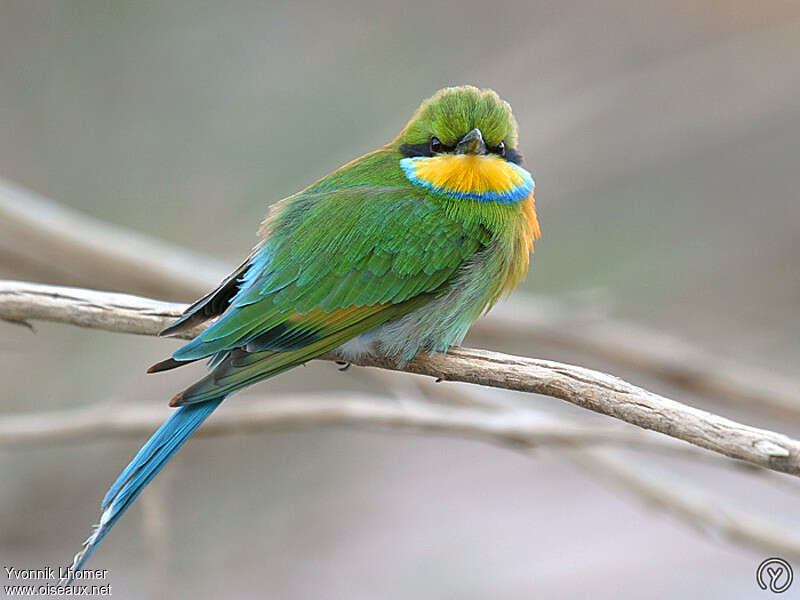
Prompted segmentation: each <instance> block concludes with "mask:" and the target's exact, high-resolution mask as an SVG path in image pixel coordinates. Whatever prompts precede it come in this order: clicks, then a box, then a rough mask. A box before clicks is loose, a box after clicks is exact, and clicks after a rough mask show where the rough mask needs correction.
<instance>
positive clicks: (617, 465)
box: [570, 448, 800, 558]
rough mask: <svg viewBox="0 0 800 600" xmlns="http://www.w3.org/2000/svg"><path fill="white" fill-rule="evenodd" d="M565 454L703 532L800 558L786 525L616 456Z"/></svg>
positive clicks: (596, 451)
mask: <svg viewBox="0 0 800 600" xmlns="http://www.w3.org/2000/svg"><path fill="white" fill-rule="evenodd" d="M570 455H571V456H572V458H573V460H575V462H577V463H578V464H579V465H581V466H583V467H584V468H585V469H586V471H588V472H591V473H592V474H593V475H595V476H599V477H602V478H603V479H607V480H609V481H610V482H611V483H614V484H616V485H617V486H618V487H621V488H623V489H625V490H627V491H628V492H629V493H632V494H634V495H635V496H637V497H638V498H640V499H641V500H643V501H645V502H646V503H648V504H650V505H654V506H656V507H658V508H660V509H662V510H665V511H667V512H670V513H672V514H674V515H675V516H676V517H678V518H680V519H681V520H682V521H686V522H688V523H689V524H691V525H693V526H694V527H696V528H697V529H698V530H700V531H702V532H703V533H707V534H711V535H716V536H719V537H722V538H725V539H728V540H730V541H732V542H736V543H739V544H742V545H745V546H750V547H754V548H760V549H761V550H764V551H766V552H770V553H775V554H778V555H779V556H783V557H786V558H800V539H798V538H797V536H796V535H793V534H792V532H793V531H794V529H793V528H792V527H789V526H784V527H779V526H777V525H775V524H773V523H769V522H766V521H764V520H763V519H762V518H760V517H759V516H757V515H753V514H751V513H749V512H747V511H744V510H741V509H739V508H735V507H733V506H730V505H728V504H727V503H725V502H723V501H720V500H719V499H717V498H715V497H714V496H712V495H709V494H706V493H704V492H702V491H700V490H698V489H696V488H694V487H693V486H689V485H688V484H685V483H681V482H678V481H675V480H674V479H672V478H668V479H667V480H666V481H665V479H664V476H663V474H660V475H658V476H657V475H655V474H653V473H650V472H648V471H646V470H645V469H642V468H640V467H638V466H636V465H635V464H633V463H632V462H631V461H628V460H625V459H624V458H623V457H621V456H619V454H618V453H612V452H607V451H603V450H600V449H588V448H587V449H581V450H580V451H576V452H574V453H572V452H571V453H570Z"/></svg>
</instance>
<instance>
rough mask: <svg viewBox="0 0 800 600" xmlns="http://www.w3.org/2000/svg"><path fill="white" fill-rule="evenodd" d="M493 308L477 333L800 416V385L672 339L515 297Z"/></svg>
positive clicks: (631, 325)
mask: <svg viewBox="0 0 800 600" xmlns="http://www.w3.org/2000/svg"><path fill="white" fill-rule="evenodd" d="M498 308H500V310H497V309H495V310H494V311H493V312H492V313H491V314H489V315H487V317H486V319H485V320H480V321H478V322H477V323H476V324H475V329H476V331H477V332H478V333H479V334H480V335H482V336H486V337H491V338H496V337H499V338H501V339H509V338H513V337H514V336H519V335H525V336H526V337H527V338H529V339H535V340H537V341H539V342H545V343H549V344H555V345H558V346H561V347H563V348H568V349H570V350H573V351H576V352H580V353H582V354H585V355H587V356H595V357H598V358H602V359H604V360H608V361H612V362H614V363H615V364H618V365H622V366H626V367H629V368H633V369H636V370H637V372H641V373H647V374H649V375H652V376H655V377H658V378H659V379H662V380H664V381H667V382H669V383H671V384H672V385H675V386H677V387H679V388H682V389H685V390H689V391H691V392H695V393H697V394H701V395H705V396H710V397H714V398H719V399H721V400H724V401H725V402H735V403H737V404H743V405H748V406H751V407H754V406H755V407H758V408H759V409H762V408H769V409H772V410H774V411H776V412H779V413H784V414H790V415H792V416H794V417H798V416H800V381H798V380H796V379H791V378H789V377H785V376H781V375H779V374H776V373H772V372H770V371H766V370H764V369H761V368H758V367H754V366H752V365H748V364H742V363H740V362H736V361H731V360H727V359H725V358H722V357H720V356H717V355H714V354H712V353H710V352H707V351H705V350H703V349H701V348H698V347H697V346H695V345H693V344H690V343H688V342H687V341H685V340H682V339H679V338H677V337H675V336H673V335H669V334H667V333H664V332H660V331H654V330H652V329H649V328H647V327H643V326H641V325H637V324H635V323H632V322H629V321H624V320H620V319H610V318H608V317H605V316H604V317H602V318H599V317H598V315H596V314H588V313H587V312H585V311H584V312H581V311H580V310H576V309H570V308H567V307H565V306H564V305H561V304H559V303H555V302H547V301H546V300H544V299H542V298H533V299H529V298H527V297H525V295H521V297H520V295H519V294H517V295H515V296H514V297H513V298H511V300H510V301H508V302H507V303H505V304H504V305H503V306H502V307H498Z"/></svg>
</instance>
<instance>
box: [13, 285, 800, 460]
mask: <svg viewBox="0 0 800 600" xmlns="http://www.w3.org/2000/svg"><path fill="white" fill-rule="evenodd" d="M182 308H183V306H182V305H177V304H171V303H165V302H159V301H156V300H151V299H148V298H141V297H135V296H128V295H126V294H110V293H107V292H98V291H94V290H83V289H77V288H63V287H56V286H47V285H39V284H30V283H21V282H14V281H0V318H4V319H8V320H12V321H26V320H28V319H44V320H49V321H58V322H63V323H71V324H73V325H80V326H83V327H93V328H98V329H105V330H108V331H119V332H127V333H137V334H143V335H155V334H156V333H157V332H158V331H159V330H160V329H162V328H163V327H164V326H166V324H167V323H169V322H170V320H171V319H173V318H175V317H176V316H177V315H178V314H180V311H181V310H182ZM195 333H196V332H190V334H189V335H192V334H195ZM321 358H323V359H326V360H335V359H337V358H338V357H337V356H336V355H335V354H333V353H331V354H328V355H326V356H324V357H321ZM354 364H358V365H361V366H371V367H380V368H384V369H391V370H404V371H407V372H410V373H417V374H420V375H429V376H432V377H437V378H441V379H445V380H449V381H463V382H467V383H475V384H479V385H485V386H492V387H498V388H505V389H510V390H518V391H523V392H534V393H539V394H544V395H547V396H552V397H555V398H560V399H562V400H565V401H567V402H571V403H572V404H575V405H577V406H581V407H583V408H587V409H589V410H592V411H595V412H598V413H602V414H605V415H608V416H611V417H614V418H617V419H620V420H622V421H626V422H628V423H632V424H634V425H638V426H640V427H643V428H645V429H651V430H653V431H658V432H660V433H664V434H666V435H669V436H671V437H674V438H678V439H681V440H684V441H687V442H689V443H691V444H694V445H696V446H699V447H701V448H706V449H708V450H712V451H714V452H717V453H719V454H723V455H725V456H728V457H731V458H737V459H741V460H744V461H746V462H749V463H752V464H755V465H759V466H762V467H766V468H768V469H772V470H774V471H781V472H785V473H790V474H792V475H800V442H798V441H797V440H794V439H791V438H789V437H787V436H785V435H782V434H779V433H775V432H772V431H768V430H765V429H758V428H755V427H750V426H748V425H743V424H741V423H737V422H735V421H732V420H730V419H726V418H724V417H721V416H718V415H715V414H712V413H709V412H706V411H703V410H699V409H696V408H693V407H690V406H686V405H683V404H681V403H679V402H676V401H674V400H670V399H668V398H664V397H663V396H659V395H657V394H654V393H652V392H648V391H646V390H643V389H641V388H638V387H636V386H634V385H631V384H630V383H627V382H625V381H623V380H621V379H618V378H616V377H613V376H611V375H607V374H604V373H600V372H598V371H592V370H589V369H584V368H582V367H577V366H572V365H567V364H563V363H557V362H552V361H546V360H539V359H533V358H524V357H518V356H510V355H506V354H500V353H497V352H487V351H484V350H473V349H469V348H453V349H452V350H451V351H450V352H449V353H448V354H446V355H435V356H430V357H429V356H419V357H417V358H415V359H414V360H413V361H411V362H409V363H408V364H407V365H406V366H405V367H404V368H403V369H398V367H397V366H396V365H394V364H392V363H391V362H390V361H387V360H386V359H383V358H379V357H375V358H369V357H367V358H364V359H363V360H359V361H354Z"/></svg>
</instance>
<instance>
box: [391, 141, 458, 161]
mask: <svg viewBox="0 0 800 600" xmlns="http://www.w3.org/2000/svg"><path fill="white" fill-rule="evenodd" d="M453 150H454V148H453V146H445V145H444V144H442V149H441V150H440V151H439V152H438V153H434V152H432V151H431V144H430V142H428V143H426V144H403V145H402V146H400V153H401V154H403V156H406V157H408V158H411V157H414V156H434V154H439V153H442V152H452V151H453Z"/></svg>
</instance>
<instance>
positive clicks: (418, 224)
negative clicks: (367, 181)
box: [164, 186, 487, 404]
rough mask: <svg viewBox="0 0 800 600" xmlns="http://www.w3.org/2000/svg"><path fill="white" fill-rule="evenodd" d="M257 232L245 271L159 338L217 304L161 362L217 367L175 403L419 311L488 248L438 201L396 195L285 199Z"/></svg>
mask: <svg viewBox="0 0 800 600" xmlns="http://www.w3.org/2000/svg"><path fill="white" fill-rule="evenodd" d="M265 227H266V229H267V237H266V239H265V241H264V242H263V243H262V244H261V245H260V246H259V247H258V248H257V249H256V250H255V251H254V252H253V254H251V255H250V257H248V259H247V260H246V261H245V263H243V265H242V266H241V267H240V268H239V269H238V270H237V271H236V272H235V273H234V274H233V275H231V276H230V277H229V278H227V279H226V280H225V281H224V282H223V283H222V285H221V286H220V287H219V288H218V289H217V290H216V291H215V292H212V293H211V294H209V295H208V296H206V297H205V298H203V299H201V300H200V301H198V302H197V303H195V304H194V305H193V306H192V307H190V308H189V309H188V310H187V312H186V313H185V314H184V316H183V317H182V318H181V319H180V320H179V321H178V322H177V323H176V324H175V325H174V326H172V327H170V328H169V329H168V330H167V332H174V331H176V330H177V329H180V328H181V327H182V326H184V325H185V324H194V323H196V322H197V320H198V318H199V320H204V319H205V318H209V316H214V313H215V311H219V310H220V308H223V307H224V308H223V310H224V312H222V315H221V317H220V319H219V320H218V321H217V322H216V323H214V324H213V325H212V326H211V327H209V328H208V329H207V330H205V331H204V332H203V333H201V334H200V335H198V336H197V337H196V338H195V339H194V340H192V341H191V342H189V343H188V344H186V345H185V346H183V347H182V348H180V349H178V350H177V351H176V352H175V353H174V355H173V360H172V361H165V364H166V363H169V364H168V367H169V366H177V365H178V364H181V363H182V362H184V361H191V360H196V359H199V358H204V357H209V356H212V357H215V362H216V363H218V366H217V367H216V369H215V371H214V372H213V373H212V374H211V375H209V377H207V378H206V379H204V380H203V381H201V382H198V384H195V386H192V388H189V389H188V390H186V392H184V393H183V394H182V395H179V396H180V397H176V399H175V400H174V401H173V404H183V403H188V402H197V401H201V400H204V399H207V398H209V397H212V396H213V395H217V396H218V395H219V394H220V392H225V391H228V390H229V391H228V393H229V392H230V391H234V390H235V389H239V388H241V387H243V386H244V385H248V384H249V383H252V382H254V381H256V380H258V379H264V378H266V377H269V376H271V375H273V374H275V373H278V372H280V371H283V370H286V369H288V368H291V367H293V366H295V365H296V364H299V363H301V362H305V361H307V360H310V359H311V358H314V357H316V356H319V355H320V354H323V353H325V352H327V351H329V350H331V349H333V348H335V347H337V346H339V345H341V344H343V343H344V342H346V341H348V340H349V339H352V338H354V337H356V336H358V335H360V334H361V333H363V332H365V331H367V330H369V329H372V328H374V327H376V326H378V325H380V324H382V323H385V322H386V321H388V320H391V319H394V318H397V317H399V316H402V315H404V314H407V313H409V312H412V311H413V310H416V309H417V308H419V307H420V306H423V305H424V304H426V303H427V302H429V301H430V300H431V299H433V298H435V297H436V296H437V295H439V294H441V293H442V292H443V291H445V290H446V289H447V288H448V286H449V283H450V281H451V279H452V277H453V276H454V275H455V274H456V272H457V271H458V269H459V267H460V266H461V265H462V264H463V263H464V261H465V260H466V259H467V258H468V257H470V256H472V255H473V254H474V253H475V252H476V251H478V250H479V249H480V248H481V246H482V245H483V244H485V243H486V242H487V240H486V239H485V236H484V234H483V233H482V232H481V231H477V230H473V231H468V230H466V229H465V227H464V225H463V224H461V223H459V222H456V221H453V220H451V219H449V218H447V216H446V214H445V213H444V211H443V210H442V209H441V208H440V206H439V205H438V204H437V203H436V202H435V201H434V200H431V199H429V198H428V197H426V196H425V195H424V194H420V193H418V192H416V191H414V190H411V189H408V188H401V187H375V186H360V187H351V188H345V189H336V190H329V191H321V192H303V193H300V194H298V195H296V196H293V197H291V198H289V199H287V200H286V201H284V202H283V203H281V205H279V206H278V208H277V210H276V211H275V212H274V213H273V216H272V217H271V218H270V220H269V221H268V222H267V223H266V225H265ZM198 315H199V317H198ZM168 367H164V368H168Z"/></svg>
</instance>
